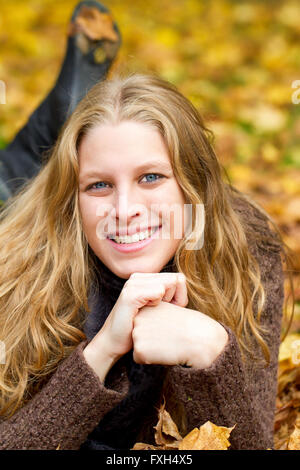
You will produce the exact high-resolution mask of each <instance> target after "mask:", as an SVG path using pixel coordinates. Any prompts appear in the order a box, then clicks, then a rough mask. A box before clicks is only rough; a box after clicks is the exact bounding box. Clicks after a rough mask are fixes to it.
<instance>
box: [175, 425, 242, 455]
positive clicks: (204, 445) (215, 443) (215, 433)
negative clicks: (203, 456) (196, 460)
mask: <svg viewBox="0 0 300 470" xmlns="http://www.w3.org/2000/svg"><path fill="white" fill-rule="evenodd" d="M234 427H235V426H233V427H232V428H226V427H223V426H216V425H215V424H213V423H211V422H210V421H207V422H206V423H205V424H203V425H202V426H201V427H200V428H199V429H197V428H195V429H193V430H192V431H191V432H190V433H189V434H188V435H187V436H185V438H184V439H182V441H181V442H180V444H179V447H178V449H179V450H227V449H228V447H229V446H230V442H229V440H228V438H229V436H230V433H231V431H232V430H233V429H234Z"/></svg>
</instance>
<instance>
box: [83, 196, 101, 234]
mask: <svg viewBox="0 0 300 470" xmlns="http://www.w3.org/2000/svg"><path fill="white" fill-rule="evenodd" d="M79 208H80V214H81V219H82V225H83V229H84V231H85V234H86V235H87V236H88V235H91V230H92V229H93V228H94V226H95V225H96V223H97V216H96V211H97V207H96V206H95V204H93V203H92V202H91V200H88V199H87V198H85V197H84V196H83V197H79Z"/></svg>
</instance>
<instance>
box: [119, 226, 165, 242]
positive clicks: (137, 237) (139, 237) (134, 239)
mask: <svg viewBox="0 0 300 470" xmlns="http://www.w3.org/2000/svg"><path fill="white" fill-rule="evenodd" d="M157 229H158V227H155V228H152V229H151V230H145V231H144V232H137V233H135V234H134V235H132V236H129V235H125V236H124V237H114V238H113V240H114V241H115V242H117V243H136V242H138V241H140V240H144V239H145V238H149V237H151V235H152V234H153V233H154V232H155V231H156V230H157Z"/></svg>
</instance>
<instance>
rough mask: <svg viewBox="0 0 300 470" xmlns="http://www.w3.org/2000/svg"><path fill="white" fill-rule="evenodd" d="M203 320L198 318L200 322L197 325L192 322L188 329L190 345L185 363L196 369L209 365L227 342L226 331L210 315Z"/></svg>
mask: <svg viewBox="0 0 300 470" xmlns="http://www.w3.org/2000/svg"><path fill="white" fill-rule="evenodd" d="M197 313H199V312H197ZM198 318H199V317H198ZM205 320H206V321H205V323H203V321H201V319H200V318H199V321H201V323H200V324H199V325H198V326H197V325H196V324H195V323H194V322H193V323H192V326H193V328H192V329H189V332H190V343H189V344H190V347H189V351H188V358H187V359H186V361H185V364H186V365H187V366H189V367H193V368H196V369H206V368H208V367H210V366H211V365H212V363H213V362H214V361H215V360H216V359H217V357H218V356H219V355H220V354H221V353H222V352H223V351H224V349H225V347H226V344H227V342H228V333H227V331H226V330H225V328H224V327H223V326H222V325H221V324H220V323H218V322H217V321H216V320H214V319H212V318H210V317H207V318H206V319H205ZM190 326H191V324H190Z"/></svg>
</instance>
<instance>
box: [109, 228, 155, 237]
mask: <svg viewBox="0 0 300 470" xmlns="http://www.w3.org/2000/svg"><path fill="white" fill-rule="evenodd" d="M158 227H159V228H160V227H161V225H156V226H154V227H144V228H142V227H133V228H132V229H130V228H129V229H128V230H127V231H126V230H119V231H117V232H115V233H110V234H109V235H107V238H110V239H112V238H115V237H125V236H129V237H132V235H135V234H136V233H140V232H145V231H146V230H149V231H150V230H152V229H157V228H158Z"/></svg>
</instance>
